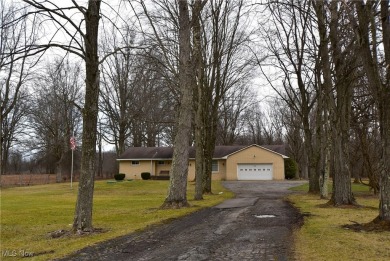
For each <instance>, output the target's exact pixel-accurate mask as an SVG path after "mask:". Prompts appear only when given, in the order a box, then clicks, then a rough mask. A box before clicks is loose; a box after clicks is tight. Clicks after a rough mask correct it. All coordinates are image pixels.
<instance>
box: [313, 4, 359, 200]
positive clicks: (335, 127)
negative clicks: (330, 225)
mask: <svg viewBox="0 0 390 261" xmlns="http://www.w3.org/2000/svg"><path fill="white" fill-rule="evenodd" d="M313 4H314V8H315V11H316V15H317V19H318V27H319V35H320V47H319V52H320V63H319V64H320V71H321V72H322V77H323V81H320V80H319V83H321V84H322V85H323V86H324V89H325V92H326V94H327V96H326V101H327V103H328V104H327V108H328V110H329V120H330V122H331V125H332V128H331V132H330V134H331V138H332V143H331V151H332V157H331V158H330V160H331V162H332V164H333V165H332V166H333V168H334V172H333V191H332V198H331V200H330V203H331V204H333V205H335V206H338V205H344V204H355V199H354V197H353V194H352V190H351V172H350V168H349V148H348V145H349V130H350V120H351V108H352V93H353V87H354V83H355V82H356V77H355V73H354V72H355V69H356V56H355V55H354V51H355V49H354V46H353V43H354V38H353V31H352V30H351V28H350V27H349V26H348V25H349V23H350V21H349V20H348V17H346V14H347V13H348V12H349V11H350V10H349V7H348V5H344V4H343V5H339V4H338V3H337V1H332V2H331V3H329V4H325V3H324V2H322V1H317V2H313ZM328 19H329V20H328Z"/></svg>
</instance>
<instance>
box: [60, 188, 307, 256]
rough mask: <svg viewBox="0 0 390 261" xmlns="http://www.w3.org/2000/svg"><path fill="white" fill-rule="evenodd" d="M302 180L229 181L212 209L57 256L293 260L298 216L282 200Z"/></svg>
mask: <svg viewBox="0 0 390 261" xmlns="http://www.w3.org/2000/svg"><path fill="white" fill-rule="evenodd" d="M303 183H304V182H302V181H234V182H224V183H223V184H224V186H225V187H226V188H228V189H229V190H232V191H233V192H234V193H235V194H236V198H234V199H231V200H227V201H225V202H223V203H221V204H220V205H218V206H215V207H213V208H208V209H204V210H201V211H198V212H196V213H193V214H191V215H189V216H186V217H183V218H180V219H177V220H174V221H172V222H170V223H168V224H164V225H161V226H155V227H152V228H149V229H147V230H145V231H143V232H139V233H133V234H130V235H126V236H123V237H120V238H116V239H113V240H110V241H107V242H103V243H101V244H98V245H96V246H92V247H88V248H85V249H82V250H80V251H78V252H76V253H74V254H73V255H71V256H69V257H67V258H64V259H62V260H140V261H141V260H164V261H165V260H194V261H199V260H240V261H241V260H294V259H293V253H292V249H291V246H292V237H291V235H292V230H293V229H294V228H299V226H300V224H302V216H301V214H300V213H299V211H298V210H296V209H295V208H294V207H292V206H291V205H290V204H289V203H288V202H286V201H284V200H283V198H284V197H285V196H286V195H287V194H288V193H292V192H291V191H289V190H288V188H290V187H293V186H297V185H299V184H303Z"/></svg>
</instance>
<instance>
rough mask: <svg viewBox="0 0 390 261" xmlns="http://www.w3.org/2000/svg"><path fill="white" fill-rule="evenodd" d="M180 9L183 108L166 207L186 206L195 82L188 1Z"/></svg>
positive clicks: (180, 74) (181, 96)
mask: <svg viewBox="0 0 390 261" xmlns="http://www.w3.org/2000/svg"><path fill="white" fill-rule="evenodd" d="M178 7H179V86H180V105H179V112H178V117H177V132H176V136H175V140H174V145H173V146H174V151H173V159H172V168H171V176H170V184H169V188H168V196H167V198H166V199H165V201H164V204H163V206H162V207H163V208H171V207H173V208H175V207H186V206H188V202H187V176H188V157H189V146H190V138H191V132H192V129H191V123H192V97H193V79H194V74H193V70H192V64H193V63H192V60H191V21H190V15H189V7H188V2H187V0H178Z"/></svg>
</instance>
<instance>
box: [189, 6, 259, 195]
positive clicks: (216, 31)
mask: <svg viewBox="0 0 390 261" xmlns="http://www.w3.org/2000/svg"><path fill="white" fill-rule="evenodd" d="M204 3H205V2H204ZM249 9H250V8H249V6H248V5H246V4H245V1H242V0H237V1H220V0H217V1H214V0H213V1H208V3H207V4H205V6H204V14H203V15H202V17H204V18H201V23H200V27H201V31H202V37H201V38H200V40H201V41H200V42H201V45H202V54H201V55H202V58H200V57H199V58H198V61H199V63H197V65H198V67H199V66H200V67H201V66H203V68H202V69H199V68H198V70H197V72H198V74H197V75H198V78H197V96H196V99H197V100H196V102H197V105H196V106H195V107H196V109H197V112H196V115H197V118H196V122H195V126H196V129H197V135H196V137H198V142H197V145H199V146H196V151H197V153H198V155H197V156H198V157H197V158H196V164H197V165H198V167H197V168H196V169H197V171H196V180H197V182H200V179H202V186H203V188H202V193H211V192H212V191H211V172H212V157H213V154H214V148H215V144H216V142H217V136H218V134H217V133H218V130H219V129H218V128H219V126H218V125H219V123H220V119H221V118H220V117H221V114H222V112H221V111H223V110H221V105H222V104H224V102H227V104H228V103H229V102H228V101H230V104H229V105H226V107H230V108H229V109H231V110H230V112H232V111H233V110H234V109H238V111H239V114H240V113H241V112H242V109H243V108H244V107H245V106H243V104H244V103H245V102H246V101H247V99H242V98H243V97H239V96H240V95H239V94H238V93H239V90H240V89H242V90H243V92H242V94H241V95H243V93H245V92H246V91H247V89H248V86H249V82H250V81H249V78H250V77H251V69H252V63H251V59H250V54H249V52H248V47H247V46H248V45H249V43H250V41H249V37H250V34H251V32H250V31H248V28H249V26H247V25H248V23H249V20H248V19H249V18H248V17H247V16H246V14H247V13H248V12H249ZM196 35H197V34H196V33H195V34H194V37H196ZM194 46H196V45H195V44H194ZM194 53H195V52H194ZM229 92H230V93H229ZM229 95H230V96H234V97H229ZM239 99H240V101H238V100H239ZM233 100H235V101H233ZM232 106H233V107H234V108H233V107H232ZM236 112H237V111H236ZM231 116H233V115H231ZM199 151H200V152H199ZM197 188H198V189H199V188H200V185H198V186H197ZM196 194H200V192H199V191H198V192H197V193H196Z"/></svg>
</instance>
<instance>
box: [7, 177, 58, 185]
mask: <svg viewBox="0 0 390 261" xmlns="http://www.w3.org/2000/svg"><path fill="white" fill-rule="evenodd" d="M49 183H56V175H55V174H14V175H1V176H0V186H1V187H14V186H30V185H42V184H49Z"/></svg>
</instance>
